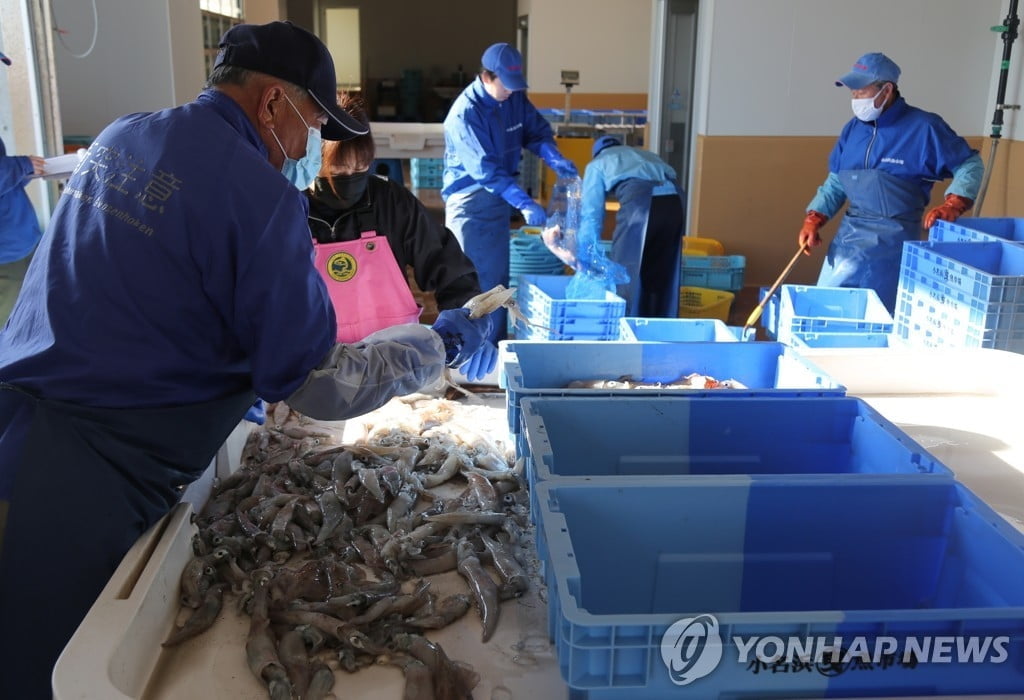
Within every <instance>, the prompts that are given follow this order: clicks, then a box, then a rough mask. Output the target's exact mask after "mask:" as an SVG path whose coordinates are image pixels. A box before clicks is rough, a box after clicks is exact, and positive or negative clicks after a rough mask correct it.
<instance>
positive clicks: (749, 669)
mask: <svg viewBox="0 0 1024 700" xmlns="http://www.w3.org/2000/svg"><path fill="white" fill-rule="evenodd" d="M502 352H503V357H504V362H505V372H504V377H503V380H504V383H505V386H506V389H507V392H506V396H507V400H508V409H509V425H510V429H511V430H512V432H513V433H514V434H515V437H514V442H515V444H516V446H517V451H518V452H519V454H520V456H521V457H523V458H524V464H525V472H526V475H527V479H528V482H529V484H530V493H531V514H532V516H533V518H534V521H535V522H536V524H537V537H536V540H537V547H538V554H539V557H540V560H541V562H542V573H543V576H544V578H545V582H546V584H547V600H548V633H549V636H550V639H551V642H552V643H553V645H554V649H555V652H556V656H557V659H558V664H559V667H560V671H561V675H562V677H563V679H564V680H565V682H566V683H567V685H568V686H569V688H570V693H569V696H570V697H572V698H578V699H581V700H582V699H585V698H591V699H593V700H597V699H598V698H619V697H621V698H630V699H631V700H633V699H637V700H645V699H647V698H651V699H653V698H665V697H694V698H724V697H864V696H878V695H884V696H897V695H898V696H905V695H915V694H920V693H921V692H922V690H921V689H923V688H942V689H943V691H944V692H952V693H955V694H966V695H974V696H978V695H980V694H982V693H983V692H987V691H993V692H994V691H995V690H1008V689H1013V690H1014V691H1015V692H1016V691H1020V690H1022V689H1024V667H1021V666H1019V665H1012V664H1001V665H1000V664H983V663H971V662H970V660H967V661H964V660H958V659H957V658H956V657H955V656H954V658H952V659H950V658H948V655H947V658H943V659H942V660H943V663H932V662H931V660H932V659H931V657H929V658H922V657H921V654H922V653H923V654H924V655H925V656H928V655H929V651H927V650H926V651H924V652H921V651H918V652H917V653H916V654H915V653H914V652H913V651H911V652H909V653H906V652H905V650H906V646H905V644H906V643H907V641H906V640H908V639H912V640H914V641H915V643H916V642H917V641H918V640H924V639H926V638H928V642H925V643H929V642H930V638H929V635H944V634H949V635H957V634H960V635H968V634H971V633H974V632H977V633H978V634H981V635H991V636H1005V637H1006V638H1007V639H1013V638H1016V637H1015V636H1014V635H1016V634H1017V633H1018V632H1017V631H1018V630H1019V629H1021V628H1022V625H1024V613H1021V610H1022V609H1024V607H1022V605H1024V591H1022V590H1020V587H1019V586H1018V585H1016V581H1017V580H1019V577H1020V576H1024V534H1022V533H1021V532H1019V531H1017V530H1016V529H1015V528H1014V527H1012V526H1011V525H1010V524H1009V523H1008V522H1007V521H1006V520H1004V519H1003V518H1001V517H1000V516H999V515H998V514H996V513H995V512H994V511H993V510H992V509H991V508H989V507H988V506H987V505H986V504H985V503H983V502H982V501H981V500H980V499H978V498H977V497H976V496H975V495H974V494H972V493H971V492H970V491H969V490H968V489H966V488H964V487H963V486H962V485H961V484H959V483H957V482H956V481H955V479H954V477H953V474H952V472H951V471H950V470H949V469H948V468H947V467H946V466H945V465H943V464H942V463H941V461H939V460H938V459H936V458H935V457H934V456H933V455H931V454H930V453H928V451H927V450H925V449H924V448H923V447H922V446H921V445H919V444H918V443H916V442H915V441H914V440H912V439H911V438H910V437H909V436H907V435H906V434H905V433H903V432H902V431H901V430H900V429H899V428H898V427H896V426H895V425H893V424H892V423H891V422H889V421H888V420H886V419H885V418H884V417H883V416H881V415H880V414H878V413H877V412H876V411H875V410H873V409H872V408H871V407H870V406H868V405H867V404H866V403H864V402H863V401H862V400H860V399H857V398H853V397H847V396H846V395H845V389H844V388H843V387H842V386H841V385H839V384H837V383H836V382H835V381H834V380H833V379H832V378H830V377H828V375H826V374H824V373H823V372H821V370H820V369H818V368H817V367H815V366H814V365H813V364H812V363H810V362H809V361H807V359H806V358H804V357H802V356H800V354H799V353H798V351H796V350H795V349H794V348H792V347H789V346H786V345H784V344H781V343H740V342H689V343H686V342H679V343H663V342H566V343H544V342H528V341H527V342H524V341H512V342H509V343H507V344H505V346H504V347H503V350H502ZM691 371H692V372H699V373H703V374H706V375H711V376H715V377H718V378H725V377H731V378H736V379H737V380H739V381H740V382H742V383H743V384H744V385H745V386H746V387H747V388H745V389H730V390H722V389H703V390H693V391H685V392H680V391H679V390H678V389H672V388H669V387H667V386H661V387H660V388H659V386H658V382H662V383H668V382H671V381H672V380H674V379H676V378H678V377H679V376H681V375H682V374H685V373H687V372H691ZM627 379H634V380H643V381H644V382H645V383H646V385H647V386H646V387H645V388H644V389H642V390H637V389H636V388H629V386H628V384H627ZM1007 572H1012V573H1011V574H1009V575H1008V574H1007ZM765 638H769V639H779V640H781V641H780V642H779V643H780V644H781V645H782V648H781V651H780V653H779V654H778V655H773V653H774V652H775V651H777V649H776V648H775V647H771V648H768V647H765V648H763V649H762V648H760V647H758V646H757V645H756V642H757V640H758V639H765ZM836 639H839V640H840V641H839V642H836V641H835V640H836ZM751 640H753V641H751ZM787 640H788V641H795V643H797V644H799V645H800V646H799V647H798V648H799V649H802V650H803V651H802V652H792V651H788V647H787V644H788V641H787ZM818 640H825V642H827V643H825V644H824V646H815V644H816V643H817V641H818ZM858 640H860V641H859V642H858ZM893 640H897V641H893ZM894 643H895V644H897V648H898V651H894V650H893V648H892V647H891V646H890V645H891V644H894ZM808 644H810V645H811V646H807V645H808ZM835 644H838V645H839V647H840V648H839V649H838V650H837V653H838V659H835V660H832V656H831V655H832V652H833V649H832V648H831V646H830V645H835ZM858 644H861V645H863V646H862V647H861V649H860V650H859V651H856V650H855V649H856V647H857V645H858ZM880 645H881V646H880ZM864 648H866V649H867V650H868V658H867V659H864V657H863V656H860V654H861V653H863V649H864ZM879 648H882V649H883V651H881V652H880V651H878V649H879ZM744 650H746V651H744ZM787 653H788V654H792V655H791V656H788V657H787V656H786V655H787ZM879 654H881V656H879ZM780 657H781V658H780ZM687 664H689V665H687ZM683 668H690V669H691V671H690V672H689V675H684V674H683V673H682V672H681V671H680V669H683ZM869 669H870V670H875V671H877V672H876V673H867V672H861V671H866V670H869ZM681 681H685V682H681Z"/></svg>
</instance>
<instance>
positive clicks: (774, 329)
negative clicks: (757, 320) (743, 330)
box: [757, 287, 782, 339]
mask: <svg viewBox="0 0 1024 700" xmlns="http://www.w3.org/2000/svg"><path fill="white" fill-rule="evenodd" d="M767 294H768V287H761V291H760V292H759V293H758V295H757V301H758V303H761V300H762V299H764V298H765V296H766V295H767ZM780 296H782V294H781V292H779V290H778V289H776V290H775V293H774V294H772V298H771V299H769V300H768V303H766V304H765V305H764V308H763V309H761V327H762V328H764V330H765V333H766V334H767V335H768V337H769V338H773V339H774V338H777V337H778V336H779V297H780Z"/></svg>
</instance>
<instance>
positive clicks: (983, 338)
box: [896, 218, 1024, 352]
mask: <svg viewBox="0 0 1024 700" xmlns="http://www.w3.org/2000/svg"><path fill="white" fill-rule="evenodd" d="M1022 240H1024V222H1021V220H1018V219H1004V218H993V219H984V218H973V219H961V220H960V222H958V223H955V224H953V223H949V222H945V221H940V222H938V223H937V224H936V226H934V227H933V228H932V231H931V238H930V239H929V240H928V241H911V242H908V243H906V244H905V245H904V247H903V258H902V261H901V263H900V281H899V293H898V297H897V307H896V333H897V335H898V336H899V337H901V338H903V339H905V340H906V341H907V342H908V343H910V344H912V345H921V346H925V347H968V348H972V347H974V348H995V349H999V350H1010V351H1013V352H1024V244H1022V243H1021V242H1019V241H1022Z"/></svg>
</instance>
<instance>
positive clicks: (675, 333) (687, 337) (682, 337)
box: [619, 316, 742, 343]
mask: <svg viewBox="0 0 1024 700" xmlns="http://www.w3.org/2000/svg"><path fill="white" fill-rule="evenodd" d="M740 331H741V332H742V329H740ZM619 340H650V341H654V340H657V341H663V342H669V343H685V342H693V341H700V340H703V341H714V342H718V343H735V342H737V341H738V340H739V338H738V337H737V335H736V333H734V332H733V330H732V329H731V328H730V327H729V326H727V325H725V322H724V321H720V320H718V319H711V318H639V317H636V316H623V317H622V318H621V319H619Z"/></svg>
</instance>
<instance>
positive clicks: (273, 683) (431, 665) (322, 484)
mask: <svg viewBox="0 0 1024 700" xmlns="http://www.w3.org/2000/svg"><path fill="white" fill-rule="evenodd" d="M416 402H418V404H417V403H416ZM392 403H395V401H393V402H392ZM404 405H406V406H408V407H409V410H407V411H405V413H404V414H403V416H402V417H401V418H400V419H396V420H389V421H385V422H383V423H379V424H377V425H376V426H374V427H373V428H367V429H366V432H365V434H364V436H363V437H362V438H360V439H359V440H358V444H347V445H345V444H334V443H333V437H334V436H333V435H332V433H331V432H330V431H329V430H322V429H317V428H316V427H315V426H312V425H311V424H310V423H309V422H308V421H306V419H305V418H304V417H301V416H298V414H295V413H294V412H291V411H290V410H289V409H288V407H287V406H286V405H285V404H284V403H279V404H276V405H273V406H272V407H269V410H268V420H267V425H265V426H264V427H262V428H260V429H255V430H253V431H252V433H251V434H250V436H249V440H248V442H247V443H246V446H245V449H244V451H243V453H242V459H241V462H242V464H241V467H240V468H239V469H238V471H236V472H235V473H234V474H232V475H231V476H230V477H228V478H226V479H224V480H223V481H221V482H219V483H217V484H216V485H215V488H214V492H213V494H212V495H211V497H210V500H209V501H208V503H207V505H206V507H205V508H204V509H203V512H202V513H201V514H200V515H199V516H198V517H197V518H196V524H197V526H198V529H199V532H198V534H197V535H196V536H195V537H194V539H193V551H194V555H195V556H194V557H193V558H192V559H191V560H190V561H189V562H188V564H187V565H186V566H185V568H184V570H183V572H182V575H181V602H182V605H183V606H185V607H186V608H188V609H190V614H189V616H188V617H187V619H186V620H185V622H184V624H183V625H182V626H180V627H178V628H176V629H175V630H174V631H173V632H172V633H171V635H170V637H169V638H168V639H167V641H166V642H164V645H165V646H172V645H175V644H179V643H181V642H183V641H184V640H186V639H189V638H192V637H194V636H196V635H198V634H200V633H202V632H203V631H205V630H206V629H208V628H209V627H210V626H211V625H212V624H213V623H214V621H215V620H216V618H217V616H218V615H219V614H220V611H221V608H222V605H223V599H224V596H225V594H226V593H230V594H233V595H234V596H236V597H237V603H238V610H239V612H240V613H241V612H245V613H248V615H249V616H250V627H249V635H248V638H247V641H246V645H245V647H246V658H247V661H248V665H249V668H250V669H251V670H252V672H253V674H255V675H256V677H257V678H259V679H260V680H261V681H262V682H263V683H264V684H265V685H266V687H267V690H268V692H269V695H270V697H271V698H272V700H288V699H292V698H294V699H299V700H316V699H318V698H325V697H331V696H330V695H329V693H330V691H331V688H332V686H333V684H334V678H335V676H334V670H333V669H334V668H340V669H343V670H345V671H348V672H354V671H356V670H358V669H360V668H362V667H364V666H367V665H370V664H373V663H377V664H393V665H395V666H397V667H398V668H400V669H401V670H402V671H403V673H404V674H405V682H406V690H405V693H406V695H405V697H407V698H427V697H431V698H437V699H438V700H446V699H455V698H460V699H461V698H467V697H471V691H472V689H473V688H474V687H475V686H476V685H477V683H478V681H479V676H478V674H476V672H475V671H473V669H472V668H470V667H469V666H467V665H466V664H463V663H460V662H457V661H453V660H451V659H450V658H448V656H447V655H446V654H445V652H444V650H443V649H442V648H441V647H440V645H438V644H436V643H434V642H431V641H429V640H428V639H427V638H426V637H425V636H424V634H425V632H426V631H427V630H436V629H441V628H443V627H445V626H447V625H449V624H450V623H452V622H454V621H455V620H457V619H459V618H460V617H462V616H463V615H465V614H466V612H467V611H468V610H469V608H470V607H471V605H472V604H474V603H475V605H476V607H477V609H478V610H479V614H480V619H481V622H482V627H483V633H482V640H483V641H484V642H486V641H487V640H488V639H489V638H490V637H491V635H492V634H493V633H494V631H495V628H496V626H497V623H498V615H499V606H500V603H501V601H503V600H507V599H510V598H515V597H518V596H520V595H522V594H523V593H524V592H525V591H526V590H527V588H528V587H529V583H528V577H527V575H526V573H525V571H524V568H523V565H522V562H523V561H524V554H523V552H521V551H520V545H521V544H522V543H523V541H524V528H525V527H526V526H527V521H528V517H527V516H528V513H527V507H528V506H527V503H528V498H527V494H526V489H525V485H524V484H523V479H522V474H521V469H522V465H521V464H520V463H517V464H516V465H515V466H510V465H509V460H508V458H507V456H506V454H505V452H504V451H503V450H501V448H500V447H499V446H498V445H497V444H496V443H495V442H493V441H492V440H489V439H488V438H487V436H486V435H482V434H480V432H479V431H474V430H473V428H472V426H469V425H460V424H459V423H458V421H457V420H456V419H455V418H454V413H453V411H452V409H451V407H452V406H453V405H455V404H453V402H449V401H445V400H443V399H435V398H429V397H423V396H418V397H410V398H408V399H407V400H406V401H405V404H404ZM304 421H305V423H304ZM442 485H444V488H441V487H442ZM442 492H448V493H449V494H450V495H449V496H448V497H444V496H443V495H442ZM485 565H489V566H490V567H491V568H493V569H494V571H495V572H496V573H497V575H498V579H499V581H500V583H499V582H497V581H495V579H494V578H493V577H492V575H491V574H490V573H489V572H488V569H487V568H485ZM447 571H457V572H458V574H459V575H461V577H462V578H463V579H464V580H465V583H466V585H467V589H468V592H469V594H468V595H467V594H466V593H461V592H460V593H455V594H452V595H448V596H446V597H441V598H440V599H439V596H438V595H437V594H435V593H434V592H433V591H432V590H431V581H430V580H429V579H427V578H426V577H428V576H431V575H433V574H438V573H442V572H447Z"/></svg>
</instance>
